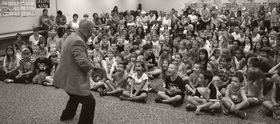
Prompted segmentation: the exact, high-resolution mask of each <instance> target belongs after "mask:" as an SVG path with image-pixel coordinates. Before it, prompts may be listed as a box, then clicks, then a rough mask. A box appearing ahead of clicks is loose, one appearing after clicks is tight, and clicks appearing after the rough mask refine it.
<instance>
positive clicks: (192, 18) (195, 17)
mask: <svg viewBox="0 0 280 124" xmlns="http://www.w3.org/2000/svg"><path fill="white" fill-rule="evenodd" d="M188 17H189V18H190V20H191V22H192V23H194V22H197V21H198V17H197V16H196V15H188Z"/></svg>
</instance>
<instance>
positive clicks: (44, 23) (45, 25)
mask: <svg viewBox="0 0 280 124" xmlns="http://www.w3.org/2000/svg"><path fill="white" fill-rule="evenodd" d="M39 24H40V27H41V28H42V29H43V30H49V29H50V17H49V15H48V10H47V9H44V10H43V14H42V15H41V16H40V21H39Z"/></svg>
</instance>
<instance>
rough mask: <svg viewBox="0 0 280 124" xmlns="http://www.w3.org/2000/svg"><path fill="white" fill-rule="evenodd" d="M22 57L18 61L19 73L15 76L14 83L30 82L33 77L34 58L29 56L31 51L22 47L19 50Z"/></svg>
mask: <svg viewBox="0 0 280 124" xmlns="http://www.w3.org/2000/svg"><path fill="white" fill-rule="evenodd" d="M21 56H22V59H21V60H20V62H19V65H20V67H19V74H18V75H17V76H16V79H15V82H16V83H25V84H27V83H31V81H32V78H33V68H34V61H35V60H34V59H33V58H32V57H31V51H30V50H29V49H28V48H24V49H23V50H22V52H21Z"/></svg>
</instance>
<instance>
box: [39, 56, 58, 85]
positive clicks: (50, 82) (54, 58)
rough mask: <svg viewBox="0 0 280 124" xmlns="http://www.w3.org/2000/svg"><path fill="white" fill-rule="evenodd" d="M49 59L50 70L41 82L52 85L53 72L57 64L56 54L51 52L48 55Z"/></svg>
mask: <svg viewBox="0 0 280 124" xmlns="http://www.w3.org/2000/svg"><path fill="white" fill-rule="evenodd" d="M49 60H50V61H51V64H52V65H51V66H52V67H51V72H50V75H49V76H46V79H45V80H44V82H43V84H42V85H44V86H52V85H53V76H54V73H55V70H56V68H57V65H58V56H57V55H56V54H52V55H50V56H49Z"/></svg>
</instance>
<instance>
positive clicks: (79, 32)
mask: <svg viewBox="0 0 280 124" xmlns="http://www.w3.org/2000/svg"><path fill="white" fill-rule="evenodd" d="M76 33H77V34H78V35H79V36H80V37H81V38H82V40H84V42H87V38H86V36H85V35H84V34H83V33H82V32H81V31H79V30H78V31H77V32H76Z"/></svg>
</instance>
